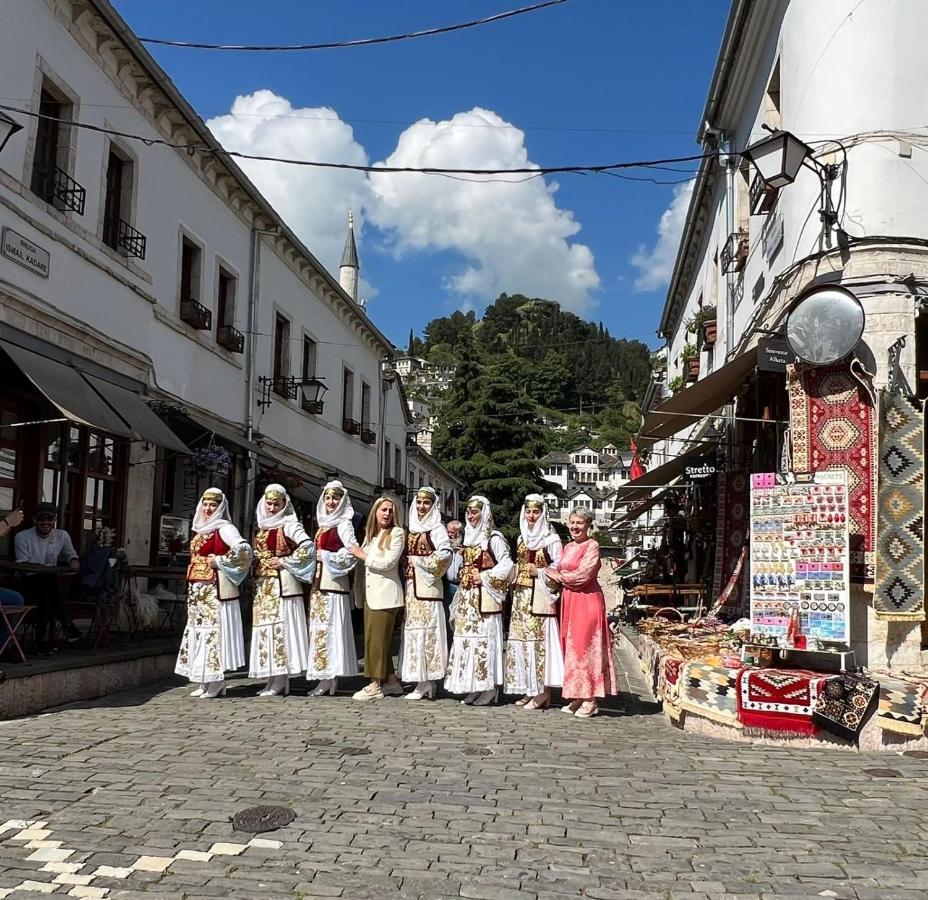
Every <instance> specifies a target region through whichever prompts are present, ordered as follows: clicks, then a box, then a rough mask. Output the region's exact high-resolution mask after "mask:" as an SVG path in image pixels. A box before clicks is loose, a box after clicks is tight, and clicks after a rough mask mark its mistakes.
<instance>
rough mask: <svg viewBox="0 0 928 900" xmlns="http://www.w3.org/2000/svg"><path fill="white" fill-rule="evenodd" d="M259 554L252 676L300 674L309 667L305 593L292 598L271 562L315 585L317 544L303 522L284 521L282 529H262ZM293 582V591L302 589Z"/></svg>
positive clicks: (254, 603) (253, 617) (257, 551)
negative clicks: (271, 560) (269, 563)
mask: <svg viewBox="0 0 928 900" xmlns="http://www.w3.org/2000/svg"><path fill="white" fill-rule="evenodd" d="M281 542H287V545H286V547H285V548H284V547H281V546H279V545H280V543H281ZM271 544H273V549H272V548H271V546H270V545H271ZM282 549H285V550H287V551H289V552H288V553H287V555H283V554H282V553H281V550H282ZM254 550H255V567H256V577H255V593H254V602H253V605H252V629H251V654H250V661H249V671H248V675H249V677H251V678H273V677H276V676H278V675H300V674H302V673H303V672H304V671H305V670H306V668H307V667H308V666H309V633H308V627H307V621H306V601H305V599H304V596H303V594H302V593H291V594H289V595H287V592H286V591H284V590H283V588H282V579H281V574H280V572H279V571H277V570H275V569H274V568H272V567H270V566H269V565H268V561H269V560H270V559H271V558H272V557H275V556H276V557H278V558H279V559H280V561H281V563H282V564H283V567H284V569H286V571H287V572H289V573H290V574H291V575H293V577H294V579H296V581H297V582H298V583H299V582H304V583H312V580H313V574H314V573H315V570H316V545H315V544H314V543H313V540H312V538H310V536H309V535H308V534H307V533H306V530H305V529H304V528H303V526H302V525H301V524H300V523H299V522H284V523H283V525H281V526H280V527H278V528H272V529H269V530H265V529H260V530H259V531H258V532H257V534H256V535H255V547H254ZM288 582H289V583H290V584H291V585H293V588H292V589H293V590H295V589H296V587H297V586H298V585H295V584H293V582H290V580H289V579H288Z"/></svg>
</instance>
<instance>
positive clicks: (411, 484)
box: [406, 469, 416, 491]
mask: <svg viewBox="0 0 928 900" xmlns="http://www.w3.org/2000/svg"><path fill="white" fill-rule="evenodd" d="M408 476H409V477H408V478H407V479H406V487H407V488H408V489H409V490H411V491H414V490H415V489H416V470H415V469H410V470H409V472H408Z"/></svg>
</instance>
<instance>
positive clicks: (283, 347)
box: [274, 313, 290, 399]
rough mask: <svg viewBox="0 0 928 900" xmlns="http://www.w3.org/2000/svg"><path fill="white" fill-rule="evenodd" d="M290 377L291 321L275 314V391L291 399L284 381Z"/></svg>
mask: <svg viewBox="0 0 928 900" xmlns="http://www.w3.org/2000/svg"><path fill="white" fill-rule="evenodd" d="M289 377H290V320H289V319H287V318H286V317H285V316H282V315H281V314H280V313H275V314H274V391H275V393H277V394H280V396H281V397H287V398H288V399H289V397H290V393H289V391H288V390H287V386H286V385H285V384H284V379H287V378H289Z"/></svg>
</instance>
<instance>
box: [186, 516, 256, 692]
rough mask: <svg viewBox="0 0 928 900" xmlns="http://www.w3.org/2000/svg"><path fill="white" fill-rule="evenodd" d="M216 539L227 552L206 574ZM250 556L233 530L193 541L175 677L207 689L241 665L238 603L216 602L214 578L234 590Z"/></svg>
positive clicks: (225, 527) (224, 528) (242, 651)
mask: <svg viewBox="0 0 928 900" xmlns="http://www.w3.org/2000/svg"><path fill="white" fill-rule="evenodd" d="M217 536H218V537H219V538H220V539H221V540H222V543H223V544H225V545H226V547H228V550H227V551H226V552H225V553H224V554H222V555H217V556H216V565H217V566H218V569H210V568H209V566H208V564H207V563H206V557H207V556H208V555H209V553H211V552H213V551H212V547H213V541H214V540H215V538H216V537H217ZM251 556H252V554H251V547H249V546H248V543H247V542H246V541H245V539H244V538H243V537H242V536H241V534H239V531H238V529H237V528H236V527H235V526H234V525H231V524H226V525H223V526H222V527H221V528H220V529H219V530H218V532H215V533H213V534H209V535H200V534H197V535H194V537H193V540H192V541H191V542H190V560H191V564H190V568H189V569H188V573H187V625H186V627H185V628H184V634H183V636H182V637H181V642H180V650H179V652H178V654H177V664H176V665H175V667H174V671H175V672H176V673H177V674H178V675H183V676H184V677H185V678H189V679H190V681H192V682H195V683H197V684H207V683H209V682H214V681H222V680H223V679H224V678H225V673H226V672H230V671H234V670H235V669H240V668H242V666H244V665H245V637H244V634H243V631H242V608H241V605H240V603H239V600H238V598H236V599H234V600H220V599H219V588H218V572H221V573H222V574H223V575H225V576H226V578H228V579H229V581H231V582H232V583H233V584H235V585H239V584H241V583H242V582H243V581H244V580H245V577H246V576H247V575H248V569H249V568H250V566H251ZM205 579H210V580H205Z"/></svg>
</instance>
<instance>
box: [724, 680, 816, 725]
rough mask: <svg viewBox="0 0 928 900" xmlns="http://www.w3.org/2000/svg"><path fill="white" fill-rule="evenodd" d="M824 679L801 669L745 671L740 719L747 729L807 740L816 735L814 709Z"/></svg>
mask: <svg viewBox="0 0 928 900" xmlns="http://www.w3.org/2000/svg"><path fill="white" fill-rule="evenodd" d="M821 680H822V676H821V675H820V674H818V673H816V672H806V671H803V670H800V669H743V670H742V671H741V676H740V679H739V681H738V692H737V693H738V719H739V720H740V722H741V724H742V725H743V726H744V727H745V728H753V729H756V730H758V731H775V732H783V733H786V734H791V735H796V736H802V737H806V736H809V735H812V734H815V724H814V723H813V721H812V708H813V706H814V705H815V700H816V698H817V697H818V686H819V682H820V681H821Z"/></svg>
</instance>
